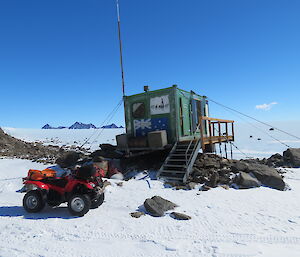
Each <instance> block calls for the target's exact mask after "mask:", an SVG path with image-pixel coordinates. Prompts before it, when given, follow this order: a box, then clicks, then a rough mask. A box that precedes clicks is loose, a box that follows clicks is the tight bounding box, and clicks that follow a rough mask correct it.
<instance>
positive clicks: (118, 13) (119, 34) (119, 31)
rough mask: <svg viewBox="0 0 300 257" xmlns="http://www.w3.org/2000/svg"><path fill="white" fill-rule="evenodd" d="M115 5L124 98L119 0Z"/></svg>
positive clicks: (123, 84) (123, 86)
mask: <svg viewBox="0 0 300 257" xmlns="http://www.w3.org/2000/svg"><path fill="white" fill-rule="evenodd" d="M116 4H117V15H118V36H119V48H120V65H121V74H122V92H123V96H125V81H124V68H123V54H122V40H121V20H120V7H119V0H116Z"/></svg>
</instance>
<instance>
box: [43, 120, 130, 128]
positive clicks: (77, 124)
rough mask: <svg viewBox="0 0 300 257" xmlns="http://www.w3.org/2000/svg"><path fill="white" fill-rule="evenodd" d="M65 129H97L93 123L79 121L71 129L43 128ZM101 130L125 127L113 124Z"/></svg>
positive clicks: (47, 125)
mask: <svg viewBox="0 0 300 257" xmlns="http://www.w3.org/2000/svg"><path fill="white" fill-rule="evenodd" d="M65 128H67V129H91V128H93V129H96V128H97V127H96V126H95V125H94V124H92V123H89V124H85V123H82V122H78V121H76V122H75V123H74V124H73V125H72V126H70V127H64V126H59V127H52V126H50V125H49V124H46V125H45V126H43V127H42V129H65ZM101 128H124V127H123V126H120V127H118V126H117V125H116V124H114V123H112V124H110V125H105V126H102V127H101Z"/></svg>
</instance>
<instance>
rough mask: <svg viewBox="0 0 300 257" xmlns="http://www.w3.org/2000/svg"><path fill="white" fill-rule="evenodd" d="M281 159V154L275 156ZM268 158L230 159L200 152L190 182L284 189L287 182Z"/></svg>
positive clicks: (207, 184) (209, 185)
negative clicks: (269, 163) (270, 164)
mask: <svg viewBox="0 0 300 257" xmlns="http://www.w3.org/2000/svg"><path fill="white" fill-rule="evenodd" d="M273 159H276V160H277V159H279V156H278V155H277V156H275V157H273ZM266 162H267V160H259V159H247V160H228V159H225V158H222V157H220V156H217V155H214V154H199V155H198V158H197V160H196V162H195V164H194V168H193V172H192V174H191V176H190V178H189V181H188V182H196V183H201V184H202V183H203V184H205V186H206V187H208V188H213V187H216V186H218V185H229V186H230V185H232V184H233V183H237V184H239V185H241V186H242V187H243V188H249V187H254V186H259V185H261V184H262V185H265V186H269V187H272V188H275V189H278V190H284V188H285V183H284V181H283V179H282V177H281V175H280V174H279V173H278V171H277V170H276V169H274V168H272V167H269V166H267V165H265V164H263V163H266Z"/></svg>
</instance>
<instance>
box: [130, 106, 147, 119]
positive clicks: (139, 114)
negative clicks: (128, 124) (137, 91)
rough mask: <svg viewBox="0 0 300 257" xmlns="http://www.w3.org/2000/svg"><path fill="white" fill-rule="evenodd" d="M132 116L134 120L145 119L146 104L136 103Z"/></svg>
mask: <svg viewBox="0 0 300 257" xmlns="http://www.w3.org/2000/svg"><path fill="white" fill-rule="evenodd" d="M132 116H133V118H144V116H145V104H144V103H134V104H133V105H132Z"/></svg>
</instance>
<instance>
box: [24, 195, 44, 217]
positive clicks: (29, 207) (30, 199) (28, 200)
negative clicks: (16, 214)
mask: <svg viewBox="0 0 300 257" xmlns="http://www.w3.org/2000/svg"><path fill="white" fill-rule="evenodd" d="M23 207H24V209H25V210H26V211H27V212H33V213H34V212H39V211H41V210H42V209H43V208H44V207H45V200H44V199H43V196H42V193H41V192H40V191H38V190H31V191H29V192H27V193H26V194H25V196H24V198H23Z"/></svg>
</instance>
